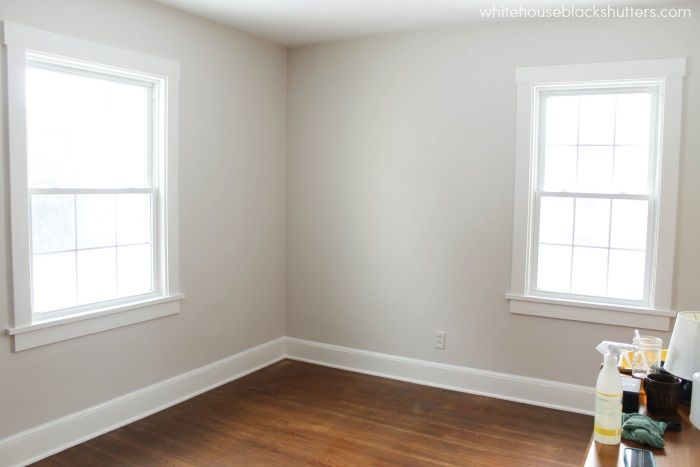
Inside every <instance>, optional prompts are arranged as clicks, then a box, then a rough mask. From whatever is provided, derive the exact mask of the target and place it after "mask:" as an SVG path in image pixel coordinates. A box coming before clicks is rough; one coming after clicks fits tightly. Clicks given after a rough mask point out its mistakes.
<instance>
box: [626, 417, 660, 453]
mask: <svg viewBox="0 0 700 467" xmlns="http://www.w3.org/2000/svg"><path fill="white" fill-rule="evenodd" d="M666 426H667V424H666V423H665V422H657V421H655V420H652V419H651V418H649V417H647V416H646V415H642V414H640V413H623V414H622V437H623V438H625V439H628V440H630V441H635V442H637V443H642V444H648V445H649V446H651V447H652V448H662V447H664V445H665V444H666V443H665V442H664V439H663V435H664V431H666Z"/></svg>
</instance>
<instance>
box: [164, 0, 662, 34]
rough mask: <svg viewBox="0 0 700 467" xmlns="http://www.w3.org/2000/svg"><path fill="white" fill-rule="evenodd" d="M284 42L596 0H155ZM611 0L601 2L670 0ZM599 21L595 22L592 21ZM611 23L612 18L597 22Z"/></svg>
mask: <svg viewBox="0 0 700 467" xmlns="http://www.w3.org/2000/svg"><path fill="white" fill-rule="evenodd" d="M154 1H156V2H159V3H162V4H165V5H169V6H172V7H174V8H177V9H180V10H183V11H186V12H188V13H192V14H195V15H198V16H202V17H205V18H208V19H211V20H213V21H216V22H219V23H223V24H225V25H228V26H232V27H234V28H237V29H240V30H243V31H248V32H251V33H254V34H257V35H259V36H263V37H266V38H268V39H272V40H274V41H276V42H279V43H282V44H285V45H300V44H309V43H314V42H325V41H330V40H337V39H345V38H351V37H359V36H366V35H371V34H379V33H387V32H395V31H403V30H409V29H419V28H426V27H430V26H438V25H447V24H456V23H461V22H468V21H476V20H479V19H480V14H479V9H480V8H484V7H489V8H490V7H491V5H494V4H496V5H497V6H501V5H509V6H513V7H517V6H519V5H524V6H527V7H538V6H539V7H542V6H548V7H558V6H560V5H562V3H567V4H570V3H575V4H576V5H577V6H585V5H593V4H596V1H595V0H569V1H568V2H563V1H562V0H154ZM673 1H674V0H637V1H634V0H607V1H606V2H602V1H598V2H597V4H598V6H603V7H604V6H607V4H610V5H613V6H620V5H625V4H627V5H631V4H634V5H635V6H642V5H644V6H650V5H651V4H661V3H671V2H673ZM592 21H595V20H592ZM598 21H607V20H598Z"/></svg>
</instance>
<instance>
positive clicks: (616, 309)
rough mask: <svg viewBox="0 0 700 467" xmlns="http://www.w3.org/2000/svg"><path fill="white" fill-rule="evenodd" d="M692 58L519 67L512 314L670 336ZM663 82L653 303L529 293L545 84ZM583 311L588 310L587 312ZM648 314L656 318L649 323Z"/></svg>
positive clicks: (517, 79) (517, 74)
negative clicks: (539, 113) (685, 90)
mask: <svg viewBox="0 0 700 467" xmlns="http://www.w3.org/2000/svg"><path fill="white" fill-rule="evenodd" d="M685 62H686V60H685V58H672V59H661V60H643V61H635V62H610V63H592V64H579V65H553V66H534V67H521V68H517V69H516V72H515V84H516V86H517V114H516V118H517V121H516V125H517V126H516V158H515V184H514V209H513V256H512V269H511V286H510V287H511V288H510V291H509V292H508V293H507V294H506V298H507V299H508V300H509V301H510V311H511V312H512V313H516V314H528V315H535V316H544V317H550V318H559V319H568V320H575V321H585V322H595V323H606V324H615V325H621V326H631V327H637V326H638V327H645V326H646V328H647V329H659V330H668V329H669V327H670V316H673V315H674V313H672V312H671V311H670V310H671V304H672V292H673V291H672V282H673V263H674V251H675V229H676V210H677V202H678V174H679V160H680V141H681V111H682V86H683V77H684V76H685ZM643 80H648V81H656V82H661V83H662V89H661V92H662V93H663V95H662V96H661V102H660V107H659V112H660V117H661V118H660V125H661V127H660V130H659V135H660V138H661V141H660V142H659V154H658V164H659V167H658V168H657V177H659V179H658V181H657V187H658V192H657V194H656V196H657V199H658V204H657V206H656V216H657V219H658V220H657V226H658V229H657V231H656V232H655V235H656V238H655V239H654V241H655V243H656V249H655V253H656V256H655V258H654V261H653V262H652V263H655V265H656V270H655V274H654V281H653V284H652V286H651V287H652V291H653V293H652V294H653V303H651V302H650V303H649V304H648V305H647V306H640V305H641V304H630V305H625V304H624V303H621V304H613V303H611V302H608V301H606V302H605V303H599V302H596V301H588V300H580V301H579V300H570V299H569V298H571V297H567V298H561V299H560V298H555V297H545V296H541V295H533V294H531V293H530V292H529V280H530V272H531V268H530V264H529V261H530V260H529V258H530V252H531V246H532V232H533V229H532V222H534V219H533V217H534V216H533V203H534V199H533V198H534V188H535V187H536V185H535V183H536V180H535V178H534V177H535V175H536V171H535V170H534V163H535V157H536V155H537V152H536V148H535V147H534V145H535V143H536V141H535V140H536V138H532V132H533V131H535V130H536V129H537V126H538V122H536V121H535V120H534V119H533V117H534V110H535V108H536V105H537V103H536V102H535V99H537V98H538V93H537V92H536V89H537V87H538V86H554V85H562V86H566V85H571V86H576V85H579V86H580V85H581V84H591V83H593V84H601V85H604V84H606V83H607V84H610V83H621V82H623V83H624V82H625V81H634V82H637V81H643ZM581 308H586V309H588V310H589V311H590V310H595V312H592V311H590V312H584V311H583V310H581ZM645 315H647V316H649V317H654V319H653V320H645V319H642V317H644V316H645Z"/></svg>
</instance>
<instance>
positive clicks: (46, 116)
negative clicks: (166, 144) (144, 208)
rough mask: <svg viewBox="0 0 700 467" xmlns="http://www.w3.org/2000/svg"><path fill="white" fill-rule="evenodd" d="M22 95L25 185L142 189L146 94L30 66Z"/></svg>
mask: <svg viewBox="0 0 700 467" xmlns="http://www.w3.org/2000/svg"><path fill="white" fill-rule="evenodd" d="M26 96H27V150H28V170H29V186H32V187H130V186H134V187H137V186H145V184H146V182H147V179H146V177H147V170H146V168H147V161H148V153H149V150H148V144H149V142H148V140H149V138H148V132H149V124H148V120H149V96H150V91H149V89H147V88H146V87H145V86H140V85H134V84H128V83H125V82H118V81H113V80H108V79H101V78H97V77H92V76H87V75H82V74H78V73H71V72H62V71H54V70H47V69H41V68H34V67H31V66H30V67H28V68H27V71H26Z"/></svg>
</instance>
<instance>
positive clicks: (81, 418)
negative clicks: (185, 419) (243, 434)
mask: <svg viewBox="0 0 700 467" xmlns="http://www.w3.org/2000/svg"><path fill="white" fill-rule="evenodd" d="M284 349H285V338H284V337H279V338H277V339H274V340H271V341H269V342H265V343H263V344H261V345H258V346H256V347H252V348H250V349H247V350H244V351H242V352H239V353H237V354H235V355H231V356H229V357H226V358H223V359H221V360H218V361H216V362H213V363H210V364H208V365H205V366H202V367H199V368H195V369H194V370H191V371H188V372H186V373H182V374H179V375H177V376H174V377H172V378H169V379H166V380H163V381H160V382H158V383H155V384H153V385H151V386H147V387H145V388H141V389H138V390H136V391H134V392H131V393H128V394H126V395H123V396H120V397H117V398H115V399H112V400H109V401H106V402H103V403H101V404H98V405H95V406H92V407H88V408H86V409H84V410H81V411H79V412H75V413H72V414H69V415H66V416H64V417H61V418H58V419H56V420H52V421H50V422H47V423H44V424H43V425H39V426H37V427H34V428H30V429H28V430H26V431H22V432H20V433H17V434H15V435H11V436H9V437H7V438H4V439H0V459H2V464H3V465H8V466H15V465H17V466H19V465H27V464H31V463H33V462H36V461H38V460H41V459H43V458H45V457H48V456H50V455H52V454H55V453H57V452H60V451H63V450H65V449H68V448H70V447H72V446H75V445H76V444H80V443H82V442H84V441H87V440H89V439H92V438H95V437H97V436H99V435H102V434H104V433H107V432H109V431H112V430H114V429H116V428H119V427H122V426H124V425H127V424H129V423H132V422H135V421H137V420H139V419H142V418H144V417H147V416H149V415H152V414H154V413H156V412H159V411H161V410H163V409H167V408H168V407H171V406H173V405H176V404H179V403H180V402H184V401H186V400H187V399H190V398H192V397H195V396H197V395H199V394H202V393H204V392H206V391H209V390H211V389H214V388H216V387H218V386H221V385H222V384H226V383H228V382H230V381H233V380H235V379H238V378H241V377H243V376H245V375H247V374H249V373H252V372H254V371H257V370H260V369H262V368H264V367H266V366H268V365H271V364H273V363H276V362H278V361H280V360H282V359H284V358H285V353H284Z"/></svg>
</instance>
